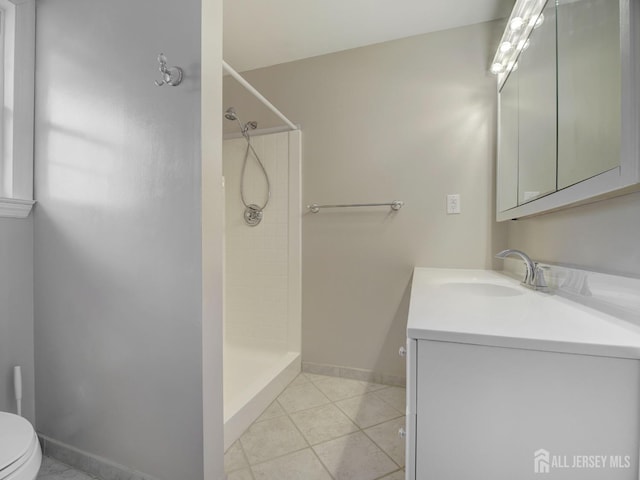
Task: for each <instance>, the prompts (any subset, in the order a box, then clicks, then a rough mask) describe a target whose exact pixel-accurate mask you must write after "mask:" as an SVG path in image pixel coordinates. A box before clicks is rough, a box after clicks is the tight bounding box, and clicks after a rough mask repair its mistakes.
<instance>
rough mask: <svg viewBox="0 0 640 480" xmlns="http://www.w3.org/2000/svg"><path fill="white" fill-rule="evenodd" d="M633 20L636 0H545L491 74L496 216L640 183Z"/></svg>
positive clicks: (639, 42)
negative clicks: (511, 57)
mask: <svg viewBox="0 0 640 480" xmlns="http://www.w3.org/2000/svg"><path fill="white" fill-rule="evenodd" d="M525 8H526V6H525ZM512 17H513V15H512ZM639 19H640V2H638V1H636V0H557V1H554V0H549V1H548V2H547V3H546V4H545V5H544V7H543V8H542V15H540V17H539V20H538V21H537V23H536V26H535V28H532V29H531V32H530V34H529V36H528V38H527V39H526V43H521V44H520V46H523V45H524V48H521V51H520V52H519V54H518V57H517V59H516V60H517V63H512V64H511V66H514V67H515V68H511V69H510V72H508V73H506V74H504V75H503V78H500V77H499V81H498V99H499V103H498V104H499V115H498V160H497V169H496V171H497V181H496V194H497V199H496V206H497V220H498V221H502V220H510V219H517V218H522V217H526V216H530V215H535V214H540V213H543V212H548V211H552V210H556V209H559V208H562V207H566V206H569V205H575V204H579V203H587V202H589V201H593V200H597V199H601V198H607V197H609V196H614V195H619V194H623V193H626V192H628V191H633V190H636V189H640V165H639V159H638V153H639V151H640V148H639V145H640V142H639V137H640V130H639V126H640V123H639V120H638V111H639V108H638V102H639V97H638V82H639V81H640V72H639V64H640V61H639V56H640V48H639V47H640V39H639V38H638V37H639V36H640V28H638V27H639V25H640V20H639ZM510 22H513V18H512V19H510ZM507 28H509V24H508V25H507ZM503 38H504V37H503ZM523 42H524V40H523ZM498 66H499V65H498Z"/></svg>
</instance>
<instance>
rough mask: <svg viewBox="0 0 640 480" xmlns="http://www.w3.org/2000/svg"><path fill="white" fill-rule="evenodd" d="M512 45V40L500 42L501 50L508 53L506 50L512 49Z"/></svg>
mask: <svg viewBox="0 0 640 480" xmlns="http://www.w3.org/2000/svg"><path fill="white" fill-rule="evenodd" d="M512 46H513V45H511V42H502V43H501V44H500V51H501V52H502V53H506V52H508V51H509V50H511V47H512Z"/></svg>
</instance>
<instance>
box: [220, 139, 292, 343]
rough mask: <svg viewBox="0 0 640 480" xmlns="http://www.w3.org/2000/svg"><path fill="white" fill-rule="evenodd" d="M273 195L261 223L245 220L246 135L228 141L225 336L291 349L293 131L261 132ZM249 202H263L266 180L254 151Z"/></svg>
mask: <svg viewBox="0 0 640 480" xmlns="http://www.w3.org/2000/svg"><path fill="white" fill-rule="evenodd" d="M251 143H252V145H253V148H254V149H255V150H256V152H257V153H258V155H259V157H260V159H261V160H262V163H263V165H264V166H265V169H266V170H267V174H268V176H269V182H270V184H271V198H270V199H269V203H268V204H267V207H266V208H265V210H264V212H263V213H264V217H263V219H262V222H260V224H259V225H256V226H255V227H250V226H249V225H247V224H246V223H245V221H244V218H243V217H244V210H245V207H244V205H243V203H242V200H241V198H240V188H241V187H240V185H241V177H242V165H243V161H244V155H245V151H246V147H247V142H246V141H245V140H244V138H238V139H233V140H225V142H224V147H223V165H224V168H223V172H224V179H225V212H226V213H225V262H226V263H225V320H224V322H225V341H227V342H230V343H241V344H244V345H247V344H252V343H254V342H255V343H257V344H263V345H264V346H266V347H269V348H275V349H280V350H282V351H285V352H286V351H287V350H288V336H289V332H288V329H289V135H288V134H287V133H279V134H276V135H263V136H256V137H253V138H252V139H251ZM244 192H245V193H244V194H245V200H246V201H247V203H249V204H251V203H253V204H256V205H258V206H262V205H264V202H265V200H266V198H267V184H266V182H265V177H264V174H263V173H262V170H260V167H259V166H258V163H257V162H256V160H255V158H254V156H253V153H250V154H249V159H248V161H247V167H246V173H245V185H244Z"/></svg>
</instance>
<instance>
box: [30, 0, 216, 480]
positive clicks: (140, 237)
mask: <svg viewBox="0 0 640 480" xmlns="http://www.w3.org/2000/svg"><path fill="white" fill-rule="evenodd" d="M218 13H219V11H218ZM37 15H38V21H37V65H36V69H37V80H36V144H35V146H36V164H35V170H36V174H35V175H36V178H35V187H36V198H37V200H38V204H37V206H36V210H35V266H36V268H35V317H36V325H35V346H36V365H37V368H36V389H37V392H38V397H37V410H38V422H37V427H38V430H39V431H40V432H42V433H43V434H45V435H46V436H48V437H51V438H53V439H54V440H57V441H60V442H63V443H65V444H67V445H70V446H72V447H75V448H78V449H80V450H82V451H84V452H88V453H91V454H94V455H98V456H100V457H103V458H105V459H107V460H110V461H112V462H116V463H118V464H121V465H124V466H126V467H128V468H131V469H135V470H138V471H140V472H144V473H145V474H148V475H150V476H153V477H155V478H158V479H166V480H175V479H178V478H180V479H184V480H196V479H202V478H203V365H202V356H203V322H202V315H203V305H202V300H203V297H202V295H203V271H202V263H203V255H202V245H201V242H202V235H203V225H202V221H201V202H202V199H201V181H202V174H201V168H202V164H201V150H200V129H201V116H200V102H201V89H200V75H201V72H200V61H201V55H200V54H201V37H200V22H201V2H200V0H186V1H181V2H174V1H169V0H155V1H154V0H142V1H135V2H128V1H124V0H116V1H111V2H102V1H97V0H41V1H39V2H38V10H37ZM214 28H215V25H214ZM218 33H220V31H219V29H218ZM215 46H216V45H215V42H214V47H215ZM218 46H219V45H218ZM160 52H164V53H165V54H166V55H167V57H168V59H169V63H170V64H171V65H174V64H175V65H180V66H182V67H183V68H184V69H185V80H184V82H183V84H182V85H181V86H180V87H177V88H171V87H162V88H157V87H155V86H154V83H153V82H154V80H155V79H157V78H158V76H159V73H158V70H157V68H158V64H157V61H156V57H157V55H158V53H160ZM212 55H214V59H218V60H219V52H217V51H216V50H215V49H214V51H213V52H212ZM208 98H209V99H211V98H215V94H212V95H209V96H208ZM208 107H210V108H214V106H213V105H211V104H209V105H208ZM215 109H217V111H220V109H219V104H218V105H215ZM218 126H220V125H219V124H218ZM218 131H219V130H218ZM216 135H217V133H215V132H214V133H212V136H213V137H214V138H216ZM211 144H213V149H211V150H209V151H208V154H212V153H213V155H215V141H213V142H210V144H209V145H211ZM218 145H219V143H218ZM218 154H219V150H218ZM216 165H217V178H218V180H219V178H220V159H219V156H218V157H215V156H214V157H213V158H211V157H208V160H207V168H209V169H210V170H212V171H213V172H215V170H216ZM215 177H216V175H215V173H212V174H211V176H210V177H208V178H215ZM217 185H219V183H218V184H217ZM217 188H218V189H219V186H218V187H217ZM217 191H219V190H216V189H214V191H213V193H214V194H215V192H217ZM212 198H214V199H215V198H216V196H215V195H213V197H212ZM220 231H221V230H220V226H219V225H218V224H216V223H215V221H214V223H213V227H212V230H210V232H212V234H211V237H210V238H211V239H212V241H213V242H214V243H213V244H212V245H214V246H215V241H216V238H218V237H216V234H219V232H220ZM218 245H219V242H218ZM219 253H220V252H219ZM216 258H219V257H215V254H212V256H210V257H209V260H212V261H211V262H210V263H209V264H210V265H212V266H213V267H214V268H215V266H216V261H215V260H216ZM218 265H219V262H218ZM205 275H206V272H205ZM215 278H216V277H215V274H214V275H213V276H211V275H209V277H208V279H209V280H212V281H210V282H209V283H208V286H213V288H214V289H213V290H212V291H211V297H212V298H213V301H214V302H215V300H216V298H217V299H218V301H219V296H218V297H216V295H217V292H218V291H219V290H216V289H215V287H216V283H215ZM218 286H219V283H218ZM218 305H219V303H218ZM215 318H216V314H215V308H214V307H209V317H208V319H209V321H211V322H213V323H211V325H212V326H211V327H209V326H207V328H208V333H209V337H207V340H208V341H209V342H210V343H211V344H212V345H214V347H213V348H212V350H211V352H208V355H209V356H210V358H211V359H212V360H213V362H217V363H213V365H214V367H213V369H212V372H213V373H212V378H216V374H217V376H218V380H219V381H220V383H219V385H221V379H220V374H219V371H218V370H216V368H215V367H218V369H219V367H220V360H219V359H218V357H216V356H215V351H216V347H215V345H216V338H215V331H216V330H215ZM217 351H218V353H219V354H221V349H219V348H218V350H217ZM205 393H206V395H207V396H208V398H212V399H213V402H214V403H213V404H212V405H210V406H209V405H208V406H207V408H209V409H210V412H209V413H208V417H207V425H208V427H207V428H208V432H209V433H210V434H212V435H214V436H215V435H216V432H215V431H214V430H213V429H212V427H211V425H212V424H214V422H215V418H216V417H215V415H216V412H219V421H220V426H219V429H220V432H221V427H222V426H221V417H222V415H221V400H219V397H216V396H215V395H214V394H212V393H211V388H210V387H209V386H208V388H207V392H205ZM220 440H221V434H220V436H219V438H217V439H216V438H213V440H212V441H211V443H210V445H213V447H214V448H215V447H218V448H220V450H221V441H220ZM208 455H212V454H211V453H210V452H208ZM213 455H215V454H213ZM216 458H217V459H218V460H219V459H220V457H219V454H218V456H217V457H214V459H213V461H212V462H211V464H210V467H208V472H210V473H211V472H213V475H217V476H218V477H221V465H220V464H221V462H219V461H218V467H217V469H216V467H215V465H214V463H215V459H216ZM208 478H213V477H212V476H210V477H208Z"/></svg>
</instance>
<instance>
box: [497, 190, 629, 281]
mask: <svg viewBox="0 0 640 480" xmlns="http://www.w3.org/2000/svg"><path fill="white" fill-rule="evenodd" d="M508 223H509V247H510V248H519V249H521V250H524V251H525V252H527V254H529V255H530V256H531V257H532V258H534V259H536V260H538V261H543V262H551V263H562V264H571V265H575V266H578V267H580V268H584V269H586V270H598V271H603V272H607V273H617V274H622V275H631V276H640V242H639V241H638V239H639V238H640V193H633V194H630V195H625V196H622V197H617V198H613V199H610V200H605V201H601V202H597V203H593V204H590V205H585V206H581V207H575V208H569V209H566V210H561V211H559V212H555V213H548V214H546V215H540V216H538V217H533V218H530V219H521V220H517V221H512V222H508Z"/></svg>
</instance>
